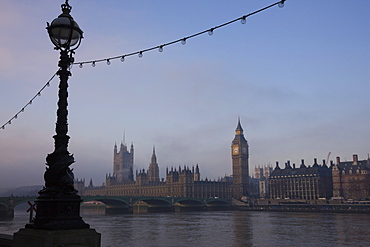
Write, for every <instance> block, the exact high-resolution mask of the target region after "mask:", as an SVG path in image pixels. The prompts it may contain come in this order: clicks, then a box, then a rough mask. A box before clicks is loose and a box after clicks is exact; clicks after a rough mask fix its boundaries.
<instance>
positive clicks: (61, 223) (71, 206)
mask: <svg viewBox="0 0 370 247" xmlns="http://www.w3.org/2000/svg"><path fill="white" fill-rule="evenodd" d="M81 201H82V200H81V197H80V196H78V195H63V194H58V195H54V196H52V195H41V196H39V197H38V198H37V200H36V203H37V212H36V218H35V220H34V222H33V223H31V224H27V225H26V228H27V229H38V230H72V229H89V228H90V225H89V224H86V223H85V222H84V221H83V220H82V218H81V216H80V203H81Z"/></svg>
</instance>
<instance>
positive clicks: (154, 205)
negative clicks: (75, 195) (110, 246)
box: [0, 195, 231, 219]
mask: <svg viewBox="0 0 370 247" xmlns="http://www.w3.org/2000/svg"><path fill="white" fill-rule="evenodd" d="M36 199H37V197H36V196H10V197H0V219H12V218H14V208H16V207H17V206H18V205H20V204H22V203H27V202H32V203H33V202H34V201H35V200H36ZM81 199H82V202H90V201H96V202H101V203H104V204H105V213H106V214H112V213H132V212H133V207H134V205H136V204H137V203H139V202H145V203H146V205H147V207H148V212H165V211H176V210H178V211H189V210H217V209H227V208H229V207H230V206H231V200H230V199H222V198H191V197H151V196H98V195H97V196H82V197H81Z"/></svg>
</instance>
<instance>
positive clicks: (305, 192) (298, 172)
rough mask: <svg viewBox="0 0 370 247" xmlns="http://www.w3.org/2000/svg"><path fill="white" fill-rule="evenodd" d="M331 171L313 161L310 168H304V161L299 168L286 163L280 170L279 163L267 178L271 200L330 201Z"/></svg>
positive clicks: (331, 189) (331, 188)
mask: <svg viewBox="0 0 370 247" xmlns="http://www.w3.org/2000/svg"><path fill="white" fill-rule="evenodd" d="M331 169H332V168H330V167H328V166H327V165H326V164H325V160H324V161H323V164H322V165H319V164H317V160H316V159H314V164H313V165H312V166H306V165H305V164H304V160H302V164H301V165H300V167H299V168H298V167H295V165H294V164H293V167H292V166H291V165H290V162H289V161H288V162H287V163H285V168H284V169H281V168H280V167H279V163H278V162H276V167H275V169H274V170H273V171H272V173H271V175H270V178H269V188H270V198H271V199H302V200H317V199H319V198H325V199H330V198H331V197H332V195H333V187H332V176H331Z"/></svg>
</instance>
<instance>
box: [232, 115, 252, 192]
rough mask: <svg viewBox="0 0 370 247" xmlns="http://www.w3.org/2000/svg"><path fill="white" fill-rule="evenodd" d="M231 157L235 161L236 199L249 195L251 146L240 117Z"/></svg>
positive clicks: (234, 186) (234, 185)
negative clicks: (245, 136) (245, 135)
mask: <svg viewBox="0 0 370 247" xmlns="http://www.w3.org/2000/svg"><path fill="white" fill-rule="evenodd" d="M231 157H232V163H233V187H232V194H233V197H234V198H235V199H240V198H241V197H242V196H249V162H248V159H249V147H248V142H247V140H246V139H245V138H244V134H243V128H242V126H241V124H240V118H239V119H238V125H237V127H236V130H235V138H234V140H233V141H232V143H231Z"/></svg>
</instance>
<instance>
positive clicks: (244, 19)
mask: <svg viewBox="0 0 370 247" xmlns="http://www.w3.org/2000/svg"><path fill="white" fill-rule="evenodd" d="M285 1H286V0H281V1H279V2H276V3H273V4H271V5H269V6H266V7H264V8H262V9H259V10H256V11H254V12H252V13H249V14H246V15H243V16H241V17H239V18H236V19H234V20H231V21H228V22H225V23H223V24H221V25H218V26H215V27H212V28H210V29H207V30H204V31H201V32H198V33H195V34H192V35H189V36H186V37H183V38H181V39H177V40H174V41H171V42H168V43H164V44H161V45H157V46H153V47H150V48H147V49H144V50H139V51H135V52H131V53H127V54H123V55H118V56H114V57H108V58H102V59H95V60H90V61H83V62H75V63H74V64H75V65H79V67H80V68H83V65H84V64H91V66H92V67H95V66H96V64H97V63H99V62H106V63H107V65H110V64H111V62H112V60H116V59H120V60H121V62H124V61H125V60H126V58H127V57H130V56H134V55H137V56H138V57H139V58H142V57H143V56H144V53H145V52H149V51H152V50H158V51H159V52H163V50H164V47H166V46H169V45H173V44H176V43H181V44H183V45H185V44H186V41H187V40H189V39H191V38H195V37H197V36H199V35H202V34H205V33H208V34H209V35H213V33H214V31H215V30H216V29H219V28H221V27H224V26H227V25H230V24H232V23H234V22H237V21H240V22H241V23H242V24H245V23H246V22H247V18H248V17H250V16H252V15H255V14H257V13H259V12H261V11H264V10H266V9H269V8H271V7H273V6H275V5H278V6H279V7H280V8H282V7H284V2H285Z"/></svg>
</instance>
